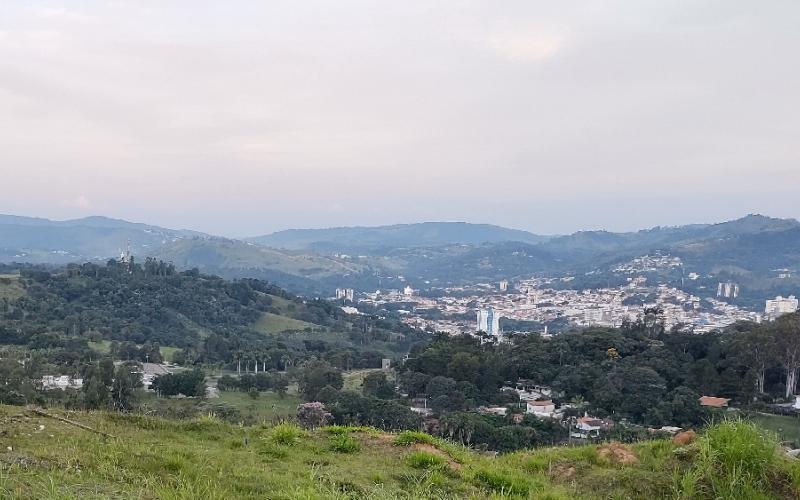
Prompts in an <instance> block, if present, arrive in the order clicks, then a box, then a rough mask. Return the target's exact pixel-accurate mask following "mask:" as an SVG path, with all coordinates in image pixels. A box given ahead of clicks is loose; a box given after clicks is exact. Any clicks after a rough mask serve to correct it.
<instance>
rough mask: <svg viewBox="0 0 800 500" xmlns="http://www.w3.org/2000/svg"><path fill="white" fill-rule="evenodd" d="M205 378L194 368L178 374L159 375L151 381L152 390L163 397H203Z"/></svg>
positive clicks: (200, 371) (203, 374) (202, 373)
mask: <svg viewBox="0 0 800 500" xmlns="http://www.w3.org/2000/svg"><path fill="white" fill-rule="evenodd" d="M205 380H206V376H205V373H204V372H203V370H200V369H199V368H195V369H194V370H189V371H185V372H179V373H169V374H167V375H159V376H158V377H156V378H155V379H153V384H152V388H153V390H154V391H156V392H158V393H159V394H161V395H163V396H175V395H178V394H183V395H184V396H194V397H204V396H205V395H206V383H205Z"/></svg>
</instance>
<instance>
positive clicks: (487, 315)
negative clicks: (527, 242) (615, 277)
mask: <svg viewBox="0 0 800 500" xmlns="http://www.w3.org/2000/svg"><path fill="white" fill-rule="evenodd" d="M646 282H647V280H646V278H644V277H640V276H636V277H633V278H631V279H630V281H629V283H628V285H626V286H622V287H617V288H602V289H594V290H558V289H553V288H549V287H548V285H549V284H550V283H552V281H545V280H539V279H531V280H524V281H521V282H520V283H518V285H517V287H516V290H515V291H514V292H513V293H496V288H495V289H494V290H495V292H492V291H491V290H492V288H484V289H480V288H476V289H475V293H476V295H466V294H465V293H464V290H463V289H460V290H458V292H459V293H458V295H455V294H454V295H449V294H446V295H444V296H442V297H438V298H424V297H419V296H412V297H409V296H407V295H405V294H404V293H402V292H397V291H395V292H388V293H384V294H378V295H371V296H368V297H367V298H365V299H364V301H365V302H370V303H372V304H375V305H380V304H382V303H386V302H393V301H396V302H404V303H409V302H411V303H413V307H411V308H407V309H406V310H403V311H401V312H402V313H403V314H404V315H405V318H404V321H405V322H406V323H407V324H409V325H411V326H414V327H418V328H423V329H425V328H430V329H433V330H435V331H445V332H450V333H454V334H455V333H475V332H476V331H483V332H486V333H489V334H491V335H495V334H497V333H498V332H500V318H509V319H513V320H521V321H534V322H538V323H541V324H547V323H550V322H552V321H555V320H559V319H560V320H564V321H567V322H568V323H569V324H571V325H574V326H578V327H581V326H608V327H617V326H620V325H621V324H622V323H623V322H624V321H626V320H628V321H633V320H635V319H636V318H637V317H638V316H639V315H640V314H641V313H642V310H643V306H648V307H655V306H658V307H659V308H661V309H662V310H663V317H664V321H665V326H666V327H667V328H671V327H673V326H675V325H686V326H689V327H692V328H693V329H694V331H696V332H706V331H711V330H714V329H717V328H723V327H725V326H728V325H730V324H732V323H734V322H736V321H740V320H744V321H756V322H758V321H761V315H760V314H758V313H755V312H752V311H747V310H744V309H741V308H739V307H737V306H735V305H732V304H729V303H727V302H725V301H723V300H718V299H716V298H711V297H709V298H706V299H705V305H703V304H702V302H703V301H701V299H700V297H697V296H694V295H691V294H689V293H687V292H684V291H682V290H679V289H677V288H673V287H668V286H666V285H657V286H647V283H646ZM641 297H647V301H646V302H642V301H641V300H638V299H637V298H641ZM631 299H635V300H631ZM787 301H788V302H787ZM792 301H794V302H792ZM792 304H794V307H795V309H796V308H797V306H796V305H797V300H796V299H793V298H790V299H783V302H780V303H778V304H776V305H774V306H773V307H774V308H776V309H779V310H781V311H788V310H789V309H791V307H792ZM432 309H435V310H438V311H440V312H441V313H442V315H437V318H436V319H428V318H426V317H425V315H424V314H417V313H416V311H425V310H432ZM468 315H475V316H473V317H477V321H476V322H471V321H468V320H466V319H465V318H466V317H467V316H468Z"/></svg>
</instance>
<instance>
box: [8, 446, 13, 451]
mask: <svg viewBox="0 0 800 500" xmlns="http://www.w3.org/2000/svg"><path fill="white" fill-rule="evenodd" d="M6 449H7V450H8V451H14V448H12V447H10V446H8V447H6Z"/></svg>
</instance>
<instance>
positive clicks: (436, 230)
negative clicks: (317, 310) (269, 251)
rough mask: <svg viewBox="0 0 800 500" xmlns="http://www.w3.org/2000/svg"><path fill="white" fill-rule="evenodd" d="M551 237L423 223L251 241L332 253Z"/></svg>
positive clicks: (306, 231) (286, 232)
mask: <svg viewBox="0 0 800 500" xmlns="http://www.w3.org/2000/svg"><path fill="white" fill-rule="evenodd" d="M549 238H550V237H548V236H541V235H537V234H533V233H530V232H528V231H522V230H519V229H508V228H505V227H501V226H495V225H492V224H471V223H467V222H421V223H416V224H394V225H390V226H371V227H363V226H356V227H337V228H328V229H287V230H284V231H278V232H275V233H272V234H268V235H264V236H256V237H252V238H247V241H252V242H254V243H258V244H260V245H266V246H272V247H278V248H286V249H291V250H307V249H311V250H316V251H331V250H336V249H341V250H342V251H345V250H350V249H376V248H417V247H433V246H440V245H455V244H463V245H480V244H482V243H500V242H508V241H518V242H522V243H529V244H537V243H541V242H544V241H547V240H548V239H549Z"/></svg>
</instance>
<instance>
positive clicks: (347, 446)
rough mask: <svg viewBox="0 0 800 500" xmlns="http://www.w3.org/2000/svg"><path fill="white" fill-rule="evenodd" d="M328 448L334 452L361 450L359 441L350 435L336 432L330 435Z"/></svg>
mask: <svg viewBox="0 0 800 500" xmlns="http://www.w3.org/2000/svg"><path fill="white" fill-rule="evenodd" d="M330 450H331V451H335V452H336V453H356V452H358V451H360V450H361V443H359V442H358V441H357V440H356V439H354V438H352V437H350V436H347V435H344V434H336V435H334V436H333V437H331V442H330Z"/></svg>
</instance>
